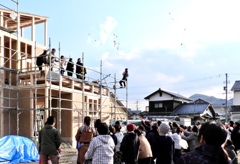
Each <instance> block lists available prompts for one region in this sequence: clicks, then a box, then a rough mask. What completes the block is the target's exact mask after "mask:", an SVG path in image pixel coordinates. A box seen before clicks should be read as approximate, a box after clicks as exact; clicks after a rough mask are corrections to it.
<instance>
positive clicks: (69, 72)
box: [66, 58, 74, 76]
mask: <svg viewBox="0 0 240 164" xmlns="http://www.w3.org/2000/svg"><path fill="white" fill-rule="evenodd" d="M66 70H67V75H68V76H72V74H73V70H74V63H73V61H72V58H70V59H69V61H68V63H67V68H66Z"/></svg>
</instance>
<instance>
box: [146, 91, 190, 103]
mask: <svg viewBox="0 0 240 164" xmlns="http://www.w3.org/2000/svg"><path fill="white" fill-rule="evenodd" d="M159 92H164V93H166V94H168V95H171V96H173V97H175V98H181V99H185V100H188V101H191V99H189V98H187V97H185V96H182V95H180V94H177V93H173V92H169V91H164V90H162V89H161V88H159V89H158V90H156V91H155V92H153V93H151V94H150V95H148V96H147V97H145V98H144V99H149V98H150V97H151V96H153V95H155V94H156V93H159Z"/></svg>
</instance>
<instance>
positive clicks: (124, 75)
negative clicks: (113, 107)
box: [119, 68, 128, 88]
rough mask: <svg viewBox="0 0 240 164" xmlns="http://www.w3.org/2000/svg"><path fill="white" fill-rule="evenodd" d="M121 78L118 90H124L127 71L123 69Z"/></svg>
mask: <svg viewBox="0 0 240 164" xmlns="http://www.w3.org/2000/svg"><path fill="white" fill-rule="evenodd" d="M122 75H123V77H122V80H120V81H119V84H120V88H125V87H126V83H125V82H126V81H127V77H128V69H127V68H125V71H124V72H123V73H122Z"/></svg>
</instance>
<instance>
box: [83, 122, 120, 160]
mask: <svg viewBox="0 0 240 164" xmlns="http://www.w3.org/2000/svg"><path fill="white" fill-rule="evenodd" d="M97 130H98V133H99V135H98V136H96V137H94V138H93V139H92V141H91V142H90V145H89V148H88V150H87V152H86V154H85V160H89V159H92V164H97V163H104V164H113V155H114V148H115V144H114V142H113V139H112V137H111V136H110V135H109V128H108V125H107V124H106V123H100V124H99V125H98V127H97ZM85 162H86V161H85Z"/></svg>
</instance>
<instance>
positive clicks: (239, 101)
mask: <svg viewBox="0 0 240 164" xmlns="http://www.w3.org/2000/svg"><path fill="white" fill-rule="evenodd" d="M233 105H240V91H234V94H233Z"/></svg>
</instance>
